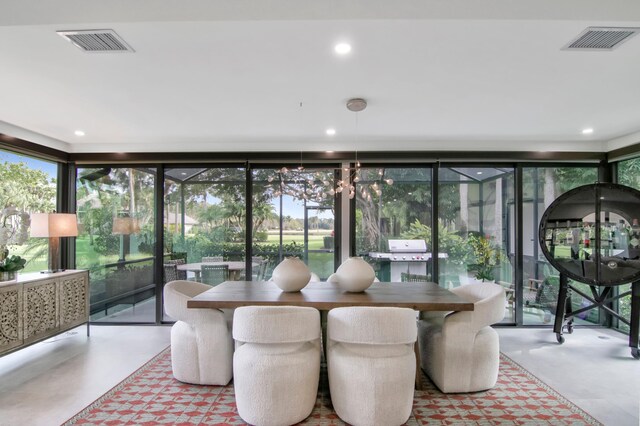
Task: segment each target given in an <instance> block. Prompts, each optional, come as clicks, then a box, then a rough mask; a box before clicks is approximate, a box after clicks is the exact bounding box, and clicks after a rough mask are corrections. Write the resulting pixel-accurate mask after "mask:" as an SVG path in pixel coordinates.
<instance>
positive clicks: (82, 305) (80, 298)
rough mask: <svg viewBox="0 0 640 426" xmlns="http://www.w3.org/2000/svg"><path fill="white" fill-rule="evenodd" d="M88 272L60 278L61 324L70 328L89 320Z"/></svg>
mask: <svg viewBox="0 0 640 426" xmlns="http://www.w3.org/2000/svg"><path fill="white" fill-rule="evenodd" d="M88 283H89V279H88V274H87V272H82V273H78V274H74V275H69V276H66V277H63V278H62V279H60V289H59V294H60V326H61V327H62V328H70V327H73V326H75V325H79V324H83V323H85V322H87V320H88V318H89V306H88V301H89V297H88V294H87V293H88V292H89V285H88Z"/></svg>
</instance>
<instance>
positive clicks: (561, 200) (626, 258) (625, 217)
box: [538, 183, 640, 359]
mask: <svg viewBox="0 0 640 426" xmlns="http://www.w3.org/2000/svg"><path fill="white" fill-rule="evenodd" d="M639 220H640V191H637V190H635V189H633V188H629V187H626V186H623V185H617V184H612V183H597V184H593V185H585V186H581V187H578V188H575V189H573V190H571V191H569V192H566V193H565V194H563V195H561V196H560V197H558V199H556V200H555V201H554V202H553V203H551V205H549V207H548V208H547V209H546V211H545V212H544V214H543V215H542V218H541V220H540V227H539V230H538V231H539V232H538V238H539V242H540V247H541V249H542V253H543V254H544V256H545V257H546V258H547V260H548V261H549V262H550V263H551V265H553V266H554V267H555V268H556V269H557V270H558V271H559V272H560V291H559V294H558V305H557V307H556V321H555V325H554V331H555V332H556V335H557V339H558V342H560V343H562V342H564V337H563V336H562V331H563V329H566V330H567V332H568V333H571V332H572V331H573V319H574V317H575V316H576V315H577V314H579V313H582V312H585V311H587V310H589V309H593V308H596V307H599V308H601V309H603V310H604V311H606V312H607V313H609V314H611V315H612V316H614V317H616V318H618V319H619V320H620V321H622V322H624V323H626V324H629V326H630V334H629V346H630V347H631V353H632V355H633V357H634V358H639V359H640V352H639V350H638V334H639V330H638V322H639V318H638V317H639V316H640V223H639ZM568 278H571V279H572V280H575V281H578V282H581V283H585V284H588V285H589V286H590V287H591V290H592V291H591V293H592V294H591V295H589V294H585V293H584V292H583V291H581V290H580V289H578V288H576V287H575V286H572V285H571V284H570V283H569V280H568ZM626 283H633V284H632V289H631V291H629V292H625V293H622V294H617V295H613V292H612V287H614V286H618V285H620V284H626ZM596 287H604V288H603V290H602V291H600V292H598V289H597V288H596ZM571 291H575V292H576V293H578V294H580V295H581V296H582V297H584V298H586V299H588V300H590V301H591V303H592V305H590V306H585V307H581V308H580V309H578V310H576V311H573V310H572V307H571V302H570V292H571ZM629 295H630V296H631V318H630V321H629V320H627V319H626V318H623V317H621V316H620V315H619V314H618V313H617V312H615V311H613V310H612V309H611V308H610V307H609V305H610V302H612V301H614V300H617V299H619V298H621V297H625V296H629Z"/></svg>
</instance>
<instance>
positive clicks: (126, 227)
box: [112, 216, 140, 262]
mask: <svg viewBox="0 0 640 426" xmlns="http://www.w3.org/2000/svg"><path fill="white" fill-rule="evenodd" d="M138 232H140V224H139V223H138V220H137V219H136V218H133V217H129V216H123V217H114V218H113V227H112V233H113V234H114V235H120V259H118V262H124V261H125V256H126V255H127V254H128V248H129V235H131V234H136V233H138Z"/></svg>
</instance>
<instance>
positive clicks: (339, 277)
mask: <svg viewBox="0 0 640 426" xmlns="http://www.w3.org/2000/svg"><path fill="white" fill-rule="evenodd" d="M334 275H335V276H334V277H333V278H332V279H331V281H332V282H334V283H336V284H337V285H338V286H339V287H340V288H341V289H343V290H344V291H348V292H350V293H358V292H361V291H365V290H366V289H368V288H369V287H370V286H371V284H373V281H374V280H375V279H376V273H375V271H374V270H373V268H372V267H371V265H369V264H368V263H367V262H365V261H364V260H362V258H361V257H351V258H349V259H347V260H345V261H344V262H342V265H340V266H339V267H338V269H337V270H336V273H335V274H334Z"/></svg>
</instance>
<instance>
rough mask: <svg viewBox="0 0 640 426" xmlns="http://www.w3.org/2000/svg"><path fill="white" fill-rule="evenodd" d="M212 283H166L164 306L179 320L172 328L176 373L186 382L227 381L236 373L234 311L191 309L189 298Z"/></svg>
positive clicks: (207, 288) (172, 358)
mask: <svg viewBox="0 0 640 426" xmlns="http://www.w3.org/2000/svg"><path fill="white" fill-rule="evenodd" d="M210 288H211V286H208V285H206V284H202V283H198V282H195V281H171V282H169V283H167V284H166V285H165V286H164V307H165V310H166V312H167V314H168V315H169V316H170V317H172V318H173V319H175V320H176V323H175V324H174V325H173V327H172V328H171V368H172V370H173V377H175V378H176V379H178V380H180V381H181V382H185V383H194V384H200V385H226V384H227V383H229V381H230V380H231V376H232V373H233V364H232V363H233V339H232V337H231V317H230V315H232V313H231V312H229V313H224V312H223V311H221V310H218V309H188V308H187V301H188V300H189V299H191V298H192V297H194V296H197V295H198V294H200V293H202V292H203V291H206V290H209V289H210Z"/></svg>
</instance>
